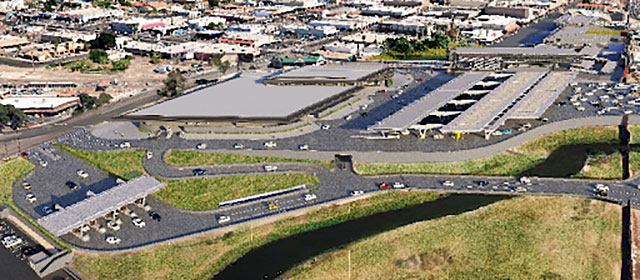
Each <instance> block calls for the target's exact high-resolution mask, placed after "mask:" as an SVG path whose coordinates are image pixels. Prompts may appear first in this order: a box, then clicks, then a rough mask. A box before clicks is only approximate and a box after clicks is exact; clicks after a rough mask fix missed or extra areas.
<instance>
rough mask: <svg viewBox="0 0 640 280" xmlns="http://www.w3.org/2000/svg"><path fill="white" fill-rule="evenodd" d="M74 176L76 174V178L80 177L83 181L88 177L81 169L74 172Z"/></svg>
mask: <svg viewBox="0 0 640 280" xmlns="http://www.w3.org/2000/svg"><path fill="white" fill-rule="evenodd" d="M76 174H78V176H80V178H83V179H86V178H88V177H89V173H87V172H86V171H84V170H82V169H78V171H76Z"/></svg>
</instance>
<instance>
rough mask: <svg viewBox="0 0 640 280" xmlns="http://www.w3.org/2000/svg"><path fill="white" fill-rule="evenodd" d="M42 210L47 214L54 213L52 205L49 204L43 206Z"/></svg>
mask: <svg viewBox="0 0 640 280" xmlns="http://www.w3.org/2000/svg"><path fill="white" fill-rule="evenodd" d="M42 212H44V214H45V215H49V214H51V213H53V209H51V207H49V206H45V207H42Z"/></svg>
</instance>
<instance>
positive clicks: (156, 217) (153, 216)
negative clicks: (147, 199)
mask: <svg viewBox="0 0 640 280" xmlns="http://www.w3.org/2000/svg"><path fill="white" fill-rule="evenodd" d="M149 217H151V219H153V220H154V221H156V222H159V221H160V220H162V216H160V214H158V213H156V212H153V211H149Z"/></svg>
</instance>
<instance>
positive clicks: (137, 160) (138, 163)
mask: <svg viewBox="0 0 640 280" xmlns="http://www.w3.org/2000/svg"><path fill="white" fill-rule="evenodd" d="M54 145H55V146H56V147H58V148H60V149H61V150H63V151H65V152H68V153H70V154H71V155H73V156H75V157H77V158H80V159H82V160H84V161H86V162H88V163H90V164H93V165H95V166H96V167H98V168H100V169H102V170H104V171H105V172H107V173H110V174H112V175H114V176H116V177H120V178H122V179H124V180H131V179H133V178H135V177H138V176H140V175H143V174H145V173H146V172H145V170H144V167H143V166H142V158H143V157H144V154H145V152H144V151H142V150H135V151H113V152H92V151H84V150H78V149H74V148H71V147H69V146H66V145H63V144H59V143H56V144H54Z"/></svg>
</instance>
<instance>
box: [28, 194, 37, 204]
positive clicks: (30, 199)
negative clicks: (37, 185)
mask: <svg viewBox="0 0 640 280" xmlns="http://www.w3.org/2000/svg"><path fill="white" fill-rule="evenodd" d="M27 201H29V202H30V203H34V202H36V196H35V195H34V194H32V193H27Z"/></svg>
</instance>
